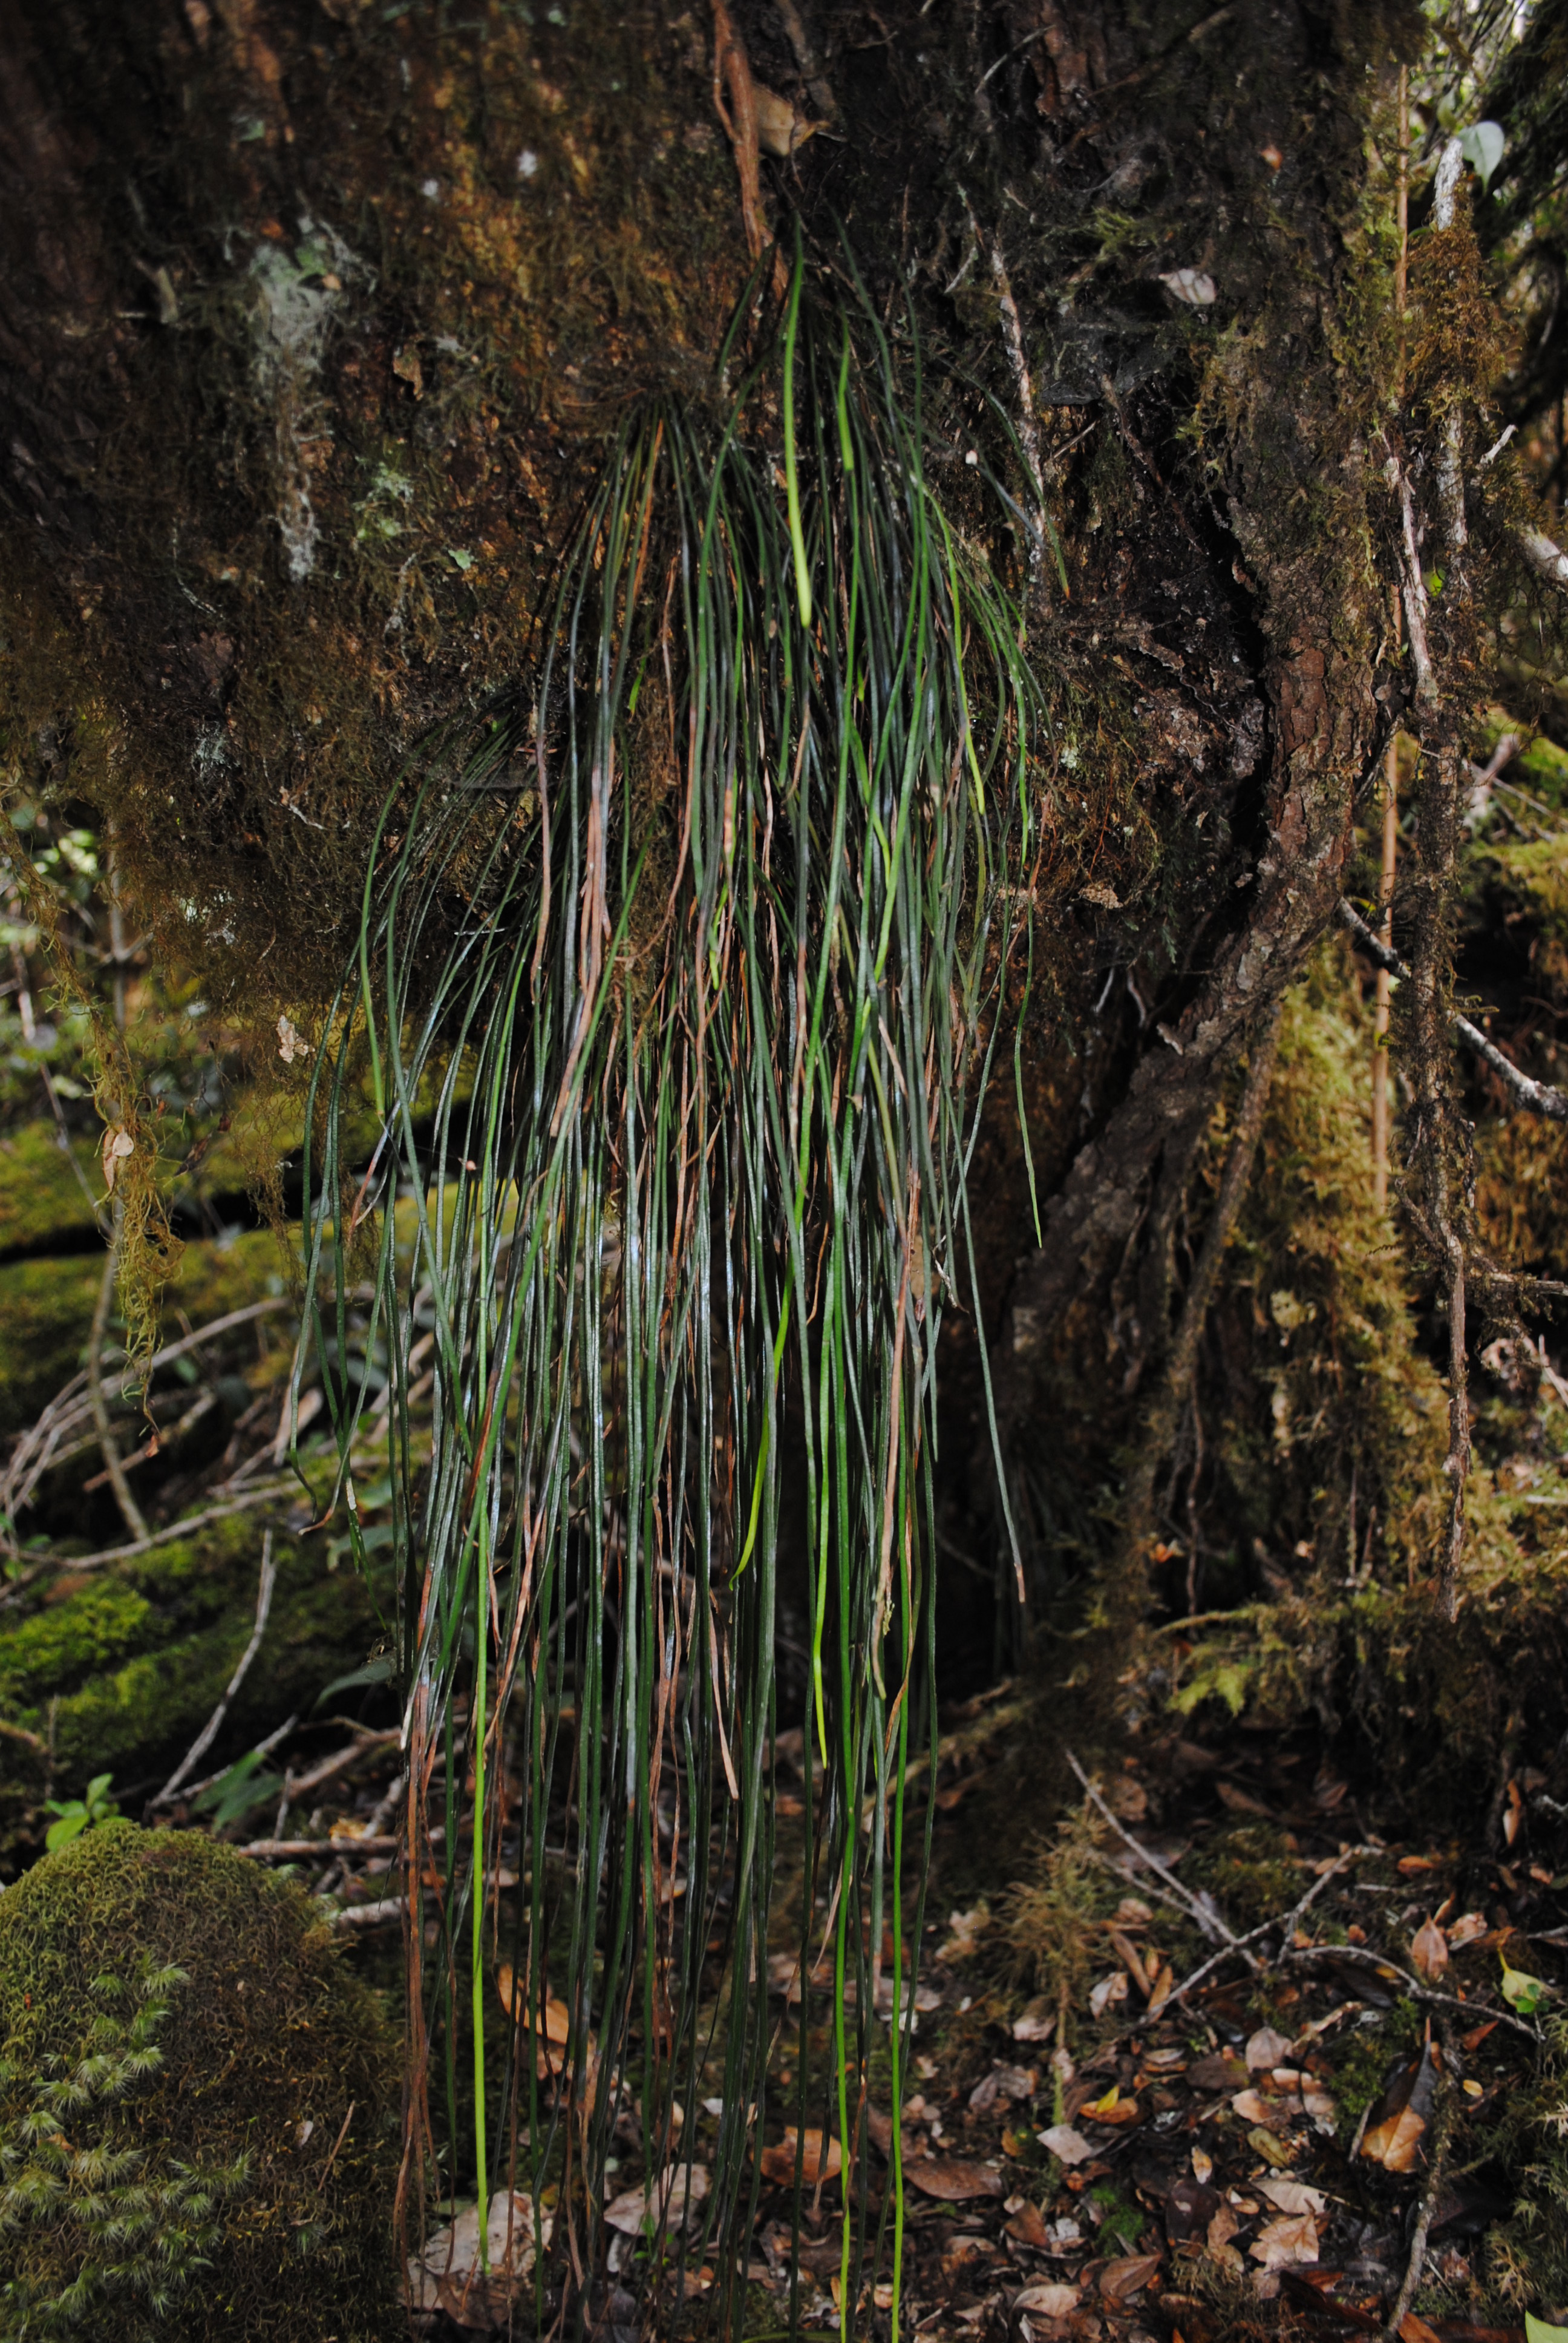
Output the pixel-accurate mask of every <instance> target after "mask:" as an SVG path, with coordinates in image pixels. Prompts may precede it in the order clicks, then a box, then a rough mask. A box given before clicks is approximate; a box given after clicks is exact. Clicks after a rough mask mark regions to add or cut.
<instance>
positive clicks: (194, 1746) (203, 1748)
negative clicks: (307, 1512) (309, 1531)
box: [152, 1530, 277, 1806]
mask: <svg viewBox="0 0 1568 2343" xmlns="http://www.w3.org/2000/svg"><path fill="white" fill-rule="evenodd" d="M276 1584H277V1565H276V1563H275V1562H274V1561H273V1558H272V1532H271V1531H270V1530H268V1531H267V1533H266V1536H265V1537H264V1538H263V1539H262V1542H261V1581H260V1584H258V1586H257V1587H256V1624H255V1626H254V1627H253V1628H252V1629H251V1633H250V1641H249V1643H248V1644H246V1647H245V1650H244V1651H243V1652H242V1653H241V1654H240V1662H239V1665H238V1667H237V1668H236V1670H235V1672H234V1674H233V1675H232V1676H230V1678H229V1680H228V1690H227V1691H226V1693H225V1694H224V1696H223V1698H222V1699H221V1700H220V1701H219V1703H218V1704H217V1706H216V1708H215V1709H214V1710H213V1713H212V1715H210V1716H209V1717H208V1719H207V1721H206V1724H205V1725H203V1727H202V1729H201V1731H200V1732H199V1733H198V1734H197V1735H196V1739H195V1740H194V1741H193V1742H192V1743H191V1745H190V1747H189V1748H188V1749H187V1750H186V1754H185V1756H184V1758H183V1760H182V1761H181V1763H180V1764H179V1765H176V1767H175V1770H174V1772H173V1773H172V1774H171V1775H169V1778H168V1780H167V1781H166V1783H165V1784H164V1786H163V1788H162V1789H161V1790H160V1791H159V1792H158V1795H157V1796H156V1798H154V1799H153V1801H152V1804H153V1805H155V1806H166V1805H168V1804H169V1803H170V1801H171V1800H172V1799H174V1798H176V1797H177V1796H178V1795H179V1787H180V1784H181V1783H182V1782H183V1781H184V1780H185V1779H186V1775H188V1774H190V1773H191V1772H193V1771H194V1769H195V1767H196V1764H197V1762H198V1760H199V1759H201V1758H203V1757H205V1756H206V1753H207V1751H208V1750H209V1749H210V1748H211V1747H212V1745H213V1743H214V1742H215V1741H216V1739H217V1736H218V1734H219V1732H220V1730H221V1728H222V1725H223V1721H224V1718H225V1717H226V1715H228V1711H229V1704H230V1702H231V1701H232V1700H233V1699H234V1697H235V1695H236V1693H237V1692H238V1690H239V1688H240V1686H241V1684H243V1683H244V1682H245V1679H246V1673H247V1671H248V1670H249V1667H250V1664H251V1662H252V1660H254V1659H255V1657H256V1654H257V1652H259V1651H260V1649H261V1639H262V1637H263V1636H264V1635H265V1634H266V1619H267V1614H268V1612H269V1611H270V1610H271V1609H272V1590H273V1588H274V1587H275V1586H276Z"/></svg>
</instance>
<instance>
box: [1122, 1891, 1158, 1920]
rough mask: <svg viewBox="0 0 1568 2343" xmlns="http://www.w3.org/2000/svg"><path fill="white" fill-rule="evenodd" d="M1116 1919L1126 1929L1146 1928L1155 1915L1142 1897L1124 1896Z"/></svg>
mask: <svg viewBox="0 0 1568 2343" xmlns="http://www.w3.org/2000/svg"><path fill="white" fill-rule="evenodd" d="M1116 1917H1117V1919H1118V1920H1119V1921H1120V1923H1121V1926H1122V1927H1124V1928H1146V1927H1147V1926H1149V1923H1150V1921H1151V1920H1152V1918H1153V1917H1154V1915H1153V1913H1152V1912H1151V1909H1150V1907H1149V1906H1148V1905H1147V1904H1145V1902H1144V1901H1143V1898H1142V1897H1141V1896H1123V1897H1122V1899H1121V1903H1120V1904H1119V1905H1118V1906H1117V1907H1116Z"/></svg>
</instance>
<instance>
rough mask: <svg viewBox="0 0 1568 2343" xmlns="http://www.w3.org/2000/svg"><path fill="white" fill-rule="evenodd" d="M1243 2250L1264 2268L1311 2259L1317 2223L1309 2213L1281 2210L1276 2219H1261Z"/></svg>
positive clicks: (1314, 2254) (1313, 2258) (1314, 2255)
mask: <svg viewBox="0 0 1568 2343" xmlns="http://www.w3.org/2000/svg"><path fill="white" fill-rule="evenodd" d="M1247 2251H1248V2252H1249V2253H1250V2254H1251V2258H1252V2259H1253V2260H1254V2261H1255V2262H1261V2263H1262V2265H1263V2268H1265V2269H1288V2268H1291V2267H1292V2264H1294V2263H1296V2262H1315V2261H1316V2260H1317V2258H1318V2225H1317V2223H1316V2222H1315V2221H1314V2220H1313V2218H1312V2215H1311V2214H1310V2213H1282V2214H1281V2215H1280V2216H1279V2217H1278V2219H1277V2220H1273V2221H1265V2222H1264V2224H1263V2226H1262V2227H1261V2229H1260V2230H1259V2232H1258V2235H1257V2237H1256V2238H1255V2239H1254V2240H1253V2242H1252V2244H1251V2245H1250V2246H1249V2247H1248V2248H1247Z"/></svg>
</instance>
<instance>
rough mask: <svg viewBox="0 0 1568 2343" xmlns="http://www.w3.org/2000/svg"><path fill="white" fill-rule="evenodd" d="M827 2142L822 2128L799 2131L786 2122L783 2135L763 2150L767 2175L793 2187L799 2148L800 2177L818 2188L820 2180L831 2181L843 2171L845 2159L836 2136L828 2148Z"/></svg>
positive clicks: (770, 2178) (831, 2139)
mask: <svg viewBox="0 0 1568 2343" xmlns="http://www.w3.org/2000/svg"><path fill="white" fill-rule="evenodd" d="M823 2141H824V2135H823V2134H822V2133H821V2132H819V2131H808V2132H799V2131H798V2130H797V2129H796V2127H795V2126H794V2125H793V2124H786V2125H785V2127H784V2137H783V2138H782V2139H781V2140H779V2142H778V2143H777V2145H776V2146H774V2147H765V2148H764V2149H763V2151H762V2171H763V2175H764V2177H766V2178H767V2179H769V2180H772V2181H776V2182H777V2183H778V2185H779V2187H783V2188H789V2187H793V2186H794V2181H795V2160H796V2153H797V2149H798V2148H799V2155H800V2177H801V2179H802V2180H803V2181H804V2182H805V2184H806V2186H807V2187H808V2188H814V2187H816V2185H817V2183H818V2181H819V2180H831V2179H832V2178H833V2177H834V2175H835V2173H837V2172H839V2171H841V2170H842V2168H843V2163H844V2159H843V2156H842V2155H841V2153H840V2151H839V2143H838V2141H837V2140H836V2139H833V2138H831V2137H829V2138H828V2140H827V2143H826V2147H824V2144H823Z"/></svg>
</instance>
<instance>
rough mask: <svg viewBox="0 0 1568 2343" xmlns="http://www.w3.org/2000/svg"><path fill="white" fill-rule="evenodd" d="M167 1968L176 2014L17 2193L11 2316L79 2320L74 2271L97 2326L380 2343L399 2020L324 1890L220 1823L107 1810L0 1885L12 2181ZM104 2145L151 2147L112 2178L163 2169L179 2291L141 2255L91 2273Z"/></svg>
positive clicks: (8, 2286)
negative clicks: (178, 1827) (393, 2026)
mask: <svg viewBox="0 0 1568 2343" xmlns="http://www.w3.org/2000/svg"><path fill="white" fill-rule="evenodd" d="M170 1970H173V1971H175V1972H176V1976H173V1977H170V1976H168V1975H167V1973H168V1972H169V1971H170ZM181 1972H183V1976H180V1975H179V1974H178V1973H181ZM160 1973H161V1974H160ZM106 1977H107V1978H110V1979H113V1980H114V1981H115V1985H116V1986H117V1987H118V1988H119V1991H118V1992H117V1993H116V1992H115V1991H114V1990H113V1989H112V1988H107V1987H106V1986H104V1984H103V1982H102V1981H103V1980H104V1979H105V1978H106ZM155 1979H156V2001H157V2003H159V2004H161V2005H162V2006H163V2010H164V2015H163V2016H162V2018H161V2020H160V2021H159V2022H158V2023H156V2026H144V2028H143V2032H144V2033H145V2034H146V2036H147V2045H149V2046H150V2047H149V2046H144V2048H143V2054H142V2057H141V2059H140V2061H139V2063H140V2064H141V2065H142V2066H143V2068H144V2071H142V2072H141V2073H139V2074H129V2075H122V2076H121V2077H120V2078H119V2079H120V2087H119V2088H118V2089H117V2091H116V2093H115V2094H114V2095H112V2096H111V2095H110V2094H109V2093H107V2092H104V2093H102V2094H94V2093H91V2092H89V2093H88V2095H87V2098H86V2101H85V2104H84V2105H83V2106H81V2107H79V2108H78V2109H77V2110H76V2113H75V2117H74V2119H73V2129H74V2130H75V2132H76V2134H77V2137H75V2138H74V2139H73V2140H72V2141H71V2142H70V2143H69V2147H68V2148H67V2150H66V2155H67V2157H69V2159H70V2165H69V2167H68V2168H67V2170H66V2173H65V2175H64V2176H63V2177H62V2176H61V2175H59V2174H56V2177H61V2178H62V2187H61V2188H60V2189H59V2190H56V2191H55V2192H53V2193H52V2194H50V2195H49V2201H48V2202H47V2203H46V2205H45V2206H44V2207H42V2208H41V2210H35V2211H34V2212H33V2215H32V2217H19V2216H21V2214H22V2210H23V2208H22V2207H21V2206H20V2205H19V2204H17V2203H16V2202H15V2200H14V2201H13V2202H12V2203H11V2204H10V2206H9V2207H7V2210H8V2211H9V2213H10V2215H11V2217H12V2220H13V2222H14V2223H15V2226H13V2227H11V2230H10V2235H9V2237H8V2239H7V2252H6V2259H5V2284H4V2290H3V2291H0V2320H3V2321H4V2325H5V2332H6V2333H7V2334H8V2335H16V2336H20V2335H21V2334H22V2333H24V2332H25V2333H27V2334H29V2335H39V2336H48V2335H53V2334H55V2333H65V2332H68V2331H72V2330H71V2328H68V2327H67V2325H66V2323H65V2320H64V2319H63V2318H58V2317H51V2316H50V2315H49V2311H48V2308H47V2306H49V2305H50V2304H52V2303H54V2302H56V2301H58V2300H59V2298H60V2297H61V2296H62V2295H64V2294H65V2290H66V2289H67V2288H70V2287H72V2286H73V2285H75V2286H76V2287H77V2288H78V2289H79V2292H80V2293H81V2294H83V2295H85V2300H84V2301H83V2302H82V2304H81V2308H82V2309H83V2310H84V2311H90V2312H91V2313H92V2315H93V2317H94V2318H95V2320H96V2321H97V2322H99V2324H98V2326H97V2331H99V2332H104V2331H106V2327H107V2323H108V2322H109V2321H111V2320H112V2324H113V2331H114V2332H115V2333H116V2337H118V2338H123V2343H152V2338H155V2337H156V2338H158V2343H187V2338H188V2343H196V2338H207V2337H210V2336H212V2335H214V2334H219V2333H222V2334H234V2335H244V2336H245V2337H246V2338H247V2343H252V2338H254V2343H292V2338H300V2343H306V2338H310V2343H316V2338H320V2337H322V2336H323V2335H333V2336H335V2337H337V2338H338V2343H373V2338H376V2343H379V2338H382V2337H384V2336H385V2335H386V2334H387V2332H388V2331H390V2327H391V2322H392V2318H393V2310H392V2290H391V2284H390V2278H391V2234H390V2232H391V2221H390V2215H391V2197H392V2188H393V2185H394V2182H395V2179H396V2175H397V2087H396V2062H395V2054H394V2046H393V2043H392V2040H391V2037H390V2035H389V2032H388V2029H387V2025H386V2022H385V2019H384V2018H383V2016H382V2015H381V2013H380V2011H379V2008H378V2007H377V2004H376V2002H375V2000H374V1998H373V1996H371V1995H370V1994H369V1993H368V1992H367V1989H366V1988H365V1987H364V1986H361V1985H360V1984H359V1983H358V1982H357V1980H356V1979H355V1978H354V1977H353V1976H352V1975H351V1974H350V1973H349V1972H348V1971H347V1969H346V1968H345V1966H343V1964H342V1962H341V1961H340V1960H339V1958H338V1957H337V1954H336V1952H335V1949H334V1946H333V1943H332V1939H331V1936H330V1933H329V1931H328V1929H327V1926H325V1925H324V1924H323V1922H322V1920H321V1918H320V1916H319V1915H318V1914H317V1911H316V1909H315V1907H314V1906H312V1904H311V1902H310V1900H309V1898H308V1897H307V1896H305V1895H304V1893H303V1892H302V1891H301V1890H300V1889H298V1888H297V1887H296V1886H294V1885H290V1884H287V1883H284V1882H280V1881H277V1880H276V1879H274V1878H272V1877H271V1876H269V1875H267V1874H266V1873H264V1872H262V1871H261V1870H260V1869H258V1867H257V1866H256V1865H251V1864H247V1863H246V1862H244V1861H243V1860H242V1859H241V1858H240V1857H238V1856H237V1855H234V1854H233V1853H232V1852H231V1851H229V1850H228V1849H226V1848H224V1847H221V1846H218V1845H214V1843H213V1842H212V1841H210V1840H208V1839H206V1838H203V1837H200V1836H197V1835H195V1834H191V1833H185V1832H146V1831H140V1830H137V1829H135V1828H134V1827H133V1826H131V1825H129V1824H124V1823H113V1824H109V1825H106V1826H105V1827H104V1828H102V1829H99V1830H95V1831H92V1832H89V1833H87V1834H85V1835H84V1836H83V1837H81V1838H79V1839H77V1840H76V1841H75V1842H74V1843H73V1845H70V1846H69V1847H66V1848H64V1849H62V1850H61V1852H60V1853H59V1854H58V1855H50V1856H46V1857H45V1860H44V1861H43V1862H42V1863H40V1864H38V1865H36V1866H35V1868H34V1869H33V1870H32V1871H30V1872H29V1873H28V1874H27V1875H26V1876H25V1878H24V1879H23V1880H22V1881H21V1882H20V1883H19V1884H18V1885H16V1886H15V1887H13V1888H12V1889H11V1890H10V1891H9V1892H8V1893H7V1895H6V1896H5V1898H4V1900H3V1902H0V2054H3V2056H4V2059H5V2066H6V2070H7V2071H6V2072H5V2073H4V2074H0V2142H4V2143H5V2149H6V2152H7V2157H8V2161H9V2163H10V2166H11V2169H10V2171H8V2172H7V2174H6V2178H7V2179H8V2180H10V2179H12V2178H14V2177H16V2176H17V2175H19V2174H22V2175H25V2173H26V2171H27V2169H28V2157H29V2155H30V2154H33V2153H34V2152H33V2150H32V2145H31V2143H30V2142H29V2140H28V2137H27V2134H26V2132H25V2129H24V2125H25V2119H26V2117H27V2116H28V2114H29V2113H30V2112H31V2110H32V2107H33V2102H34V2099H35V2095H36V2089H37V2085H38V2083H39V2081H40V2080H41V2079H43V2078H47V2077H51V2076H57V2077H71V2076H72V2075H73V2074H75V2075H76V2076H78V2077H80V2075H81V2074H82V2062H83V2060H84V2059H85V2058H86V2057H87V2056H89V2055H90V2054H91V2053H92V2052H95V2051H96V2052H98V2053H100V2054H102V2053H103V2052H104V2050H105V2047H106V2036H107V2035H109V2034H112V2033H113V2032H114V2025H113V2022H111V2023H110V2025H109V2026H107V2027H106V2026H105V2025H104V2023H103V2020H104V2016H105V2012H106V2007H107V2008H108V2009H109V2010H111V2011H113V2010H116V2009H118V2010H120V2011H122V2012H128V2011H129V2010H130V2008H131V2007H133V2006H135V2004H136V2002H137V2001H138V2000H140V1999H141V1998H142V1996H144V1995H145V1994H146V1993H147V1992H148V1990H149V1987H150V1986H151V1985H152V1984H153V1981H154V1980H155ZM95 2021H97V2023H96V2024H95ZM109 2047H110V2049H111V2050H113V2051H116V2052H117V2051H118V2049H119V2047H120V2045H119V2044H118V2043H117V2041H116V2042H114V2043H111V2044H110V2045H109ZM340 2130H341V2132H342V2138H341V2143H340V2145H338V2146H337V2152H336V2154H334V2153H333V2148H334V2144H335V2142H337V2141H338V2137H339V2132H340ZM95 2150H96V2151H101V2152H102V2153H103V2154H104V2155H105V2156H106V2157H109V2158H111V2159H112V2158H114V2157H132V2158H135V2159H136V2161H135V2162H134V2163H133V2164H129V2165H126V2166H125V2167H120V2168H119V2172H118V2176H117V2177H118V2178H119V2179H120V2180H122V2181H124V2180H127V2179H131V2178H135V2179H136V2180H138V2181H140V2182H141V2183H143V2184H144V2185H145V2186H146V2187H148V2188H149V2189H150V2190H151V2192H152V2197H153V2203H154V2205H155V2207H158V2208H159V2209H161V2210H162V2211H163V2212H164V2214H165V2216H166V2218H167V2219H168V2221H169V2226H170V2235H169V2237H167V2239H166V2246H167V2255H166V2266H165V2268H163V2270H162V2272H161V2273H160V2274H159V2283H161V2285H162V2286H163V2287H164V2288H166V2291H167V2293H168V2295H169V2297H170V2299H169V2300H168V2301H167V2303H166V2307H164V2308H158V2307H156V2303H155V2302H154V2301H153V2300H152V2299H150V2298H149V2293H148V2290H147V2288H146V2287H145V2286H138V2284H137V2283H136V2278H135V2276H134V2273H133V2274H127V2275H126V2277H124V2278H122V2279H121V2280H120V2281H119V2282H118V2283H117V2284H116V2283H115V2282H113V2281H112V2280H108V2279H105V2278H99V2279H97V2280H96V2281H95V2280H94V2279H93V2278H92V2277H91V2274H90V2273H89V2272H88V2271H87V2269H86V2265H87V2263H88V2261H89V2260H90V2259H91V2258H97V2259H98V2260H99V2261H100V2262H106V2261H107V2260H108V2259H109V2255H108V2254H107V2253H98V2254H96V2256H95V2252H94V2244H93V2241H92V2238H91V2229H90V2223H89V2221H88V2219H87V2217H86V2216H87V2212H88V2207H87V2198H88V2197H89V2194H90V2191H89V2186H88V2177H89V2171H90V2169H91V2167H90V2164H89V2162H88V2161H87V2159H90V2158H91V2157H92V2156H93V2153H94V2151H95ZM329 2158H330V2168H328V2164H329ZM34 2160H35V2161H36V2160H37V2159H36V2157H34ZM55 2161H56V2163H57V2164H58V2163H59V2162H60V2159H59V2158H58V2157H57V2158H56V2159H55ZM181 2165H185V2166H186V2167H195V2168H196V2170H197V2171H198V2172H200V2173H201V2174H203V2175H204V2176H206V2177H208V2178H209V2179H210V2180H211V2181H212V2182H213V2184H214V2185H213V2186H212V2187H211V2189H210V2195H211V2197H212V2203H211V2206H210V2209H209V2211H208V2212H207V2213H206V2216H205V2217H204V2218H205V2221H206V2227H207V2228H208V2229H209V2230H210V2231H211V2232H212V2236H211V2242H210V2244H209V2245H208V2247H207V2249H206V2254H205V2263H206V2267H204V2268H200V2270H199V2275H198V2273H197V2269H196V2267H195V2258H194V2256H193V2254H192V2253H191V2251H190V2237H189V2234H188V2231H189V2221H188V2220H187V2221H186V2223H185V2224H184V2225H183V2226H181V2225H180V2222H179V2215H180V2211H181V2208H180V2206H179V2203H178V2191H177V2188H176V2186H175V2184H176V2181H177V2178H178V2167H180V2166H181ZM77 2166H79V2167H80V2169H76V2168H75V2167H77ZM45 2193H47V2192H44V2191H40V2194H45ZM184 2210H185V2213H186V2215H187V2216H188V2215H189V2211H190V2208H189V2207H188V2205H187V2206H186V2207H185V2208H184ZM158 2244H159V2239H158V2237H156V2236H154V2237H151V2238H150V2239H145V2240H141V2241H138V2240H137V2239H136V2236H135V2234H134V2232H133V2233H132V2235H131V2236H130V2237H128V2238H126V2237H122V2238H120V2239H119V2240H117V2241H116V2242H115V2245H114V2247H113V2250H114V2252H115V2253H116V2255H117V2256H118V2257H119V2258H120V2259H121V2261H122V2264H123V2265H134V2264H135V2263H136V2260H137V2256H138V2252H139V2253H140V2256H141V2259H142V2261H143V2262H144V2263H146V2262H148V2261H149V2260H152V2259H154V2258H156V2249H157V2247H158ZM75 2331H77V2332H80V2331H83V2330H82V2328H81V2327H80V2326H79V2325H78V2326H77V2327H76V2328H75Z"/></svg>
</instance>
